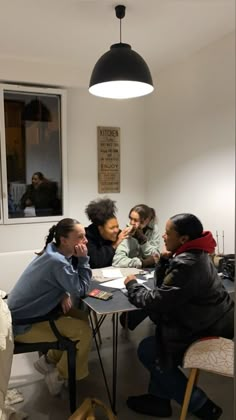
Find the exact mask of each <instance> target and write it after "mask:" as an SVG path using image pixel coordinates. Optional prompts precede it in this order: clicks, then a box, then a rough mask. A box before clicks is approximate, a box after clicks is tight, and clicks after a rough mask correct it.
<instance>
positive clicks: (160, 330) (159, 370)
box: [125, 213, 234, 420]
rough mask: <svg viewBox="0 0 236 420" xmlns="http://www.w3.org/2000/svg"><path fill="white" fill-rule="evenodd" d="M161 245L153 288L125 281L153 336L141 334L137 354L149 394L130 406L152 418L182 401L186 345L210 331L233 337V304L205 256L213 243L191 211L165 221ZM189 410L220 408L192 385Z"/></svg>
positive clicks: (209, 415) (205, 415)
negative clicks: (147, 378)
mask: <svg viewBox="0 0 236 420" xmlns="http://www.w3.org/2000/svg"><path fill="white" fill-rule="evenodd" d="M163 239H164V243H165V248H164V250H163V252H162V254H161V257H160V260H159V262H158V264H157V266H156V270H155V287H154V289H153V290H147V289H146V288H145V287H144V286H143V285H141V284H138V283H137V281H136V278H135V276H128V277H127V278H126V280H125V284H126V288H127V289H128V297H129V300H130V302H131V303H133V304H134V305H135V306H137V307H138V308H143V309H145V310H146V311H147V312H148V315H149V316H150V318H151V319H152V321H153V322H154V323H155V324H156V335H155V336H154V337H147V338H145V339H144V340H143V341H142V342H141V343H140V345H139V349H138V355H139V358H140V360H141V362H142V363H143V364H144V366H145V367H146V368H147V369H148V370H149V372H150V375H151V376H150V383H149V390H148V394H145V395H141V396H133V397H129V398H128V400H127V404H128V406H129V408H131V409H133V410H135V411H137V412H140V413H143V414H148V415H153V416H156V417H170V416H171V413H172V409H171V404H170V401H171V399H174V400H175V401H177V402H178V403H179V404H180V405H182V403H183V399H184V394H185V389H186V384H187V378H186V377H185V375H184V374H183V372H182V371H181V370H180V369H179V366H181V362H182V359H183V356H184V352H185V351H186V350H187V348H188V347H189V345H190V344H192V343H193V342H194V341H196V340H198V339H200V338H203V337H209V336H221V337H225V338H229V339H232V338H233V335H234V303H233V301H232V300H231V298H230V296H229V294H228V293H227V291H226V290H225V288H224V286H223V284H222V280H221V279H220V278H219V277H218V275H217V272H216V269H215V267H214V265H213V262H212V260H211V258H210V256H209V254H212V253H213V252H214V249H215V245H216V242H215V240H214V238H213V236H212V234H211V232H206V231H203V227H202V224H201V222H200V220H199V219H198V218H197V217H196V216H194V215H192V214H185V213H183V214H178V215H175V216H173V217H171V218H170V219H169V220H168V221H167V223H166V232H165V234H164V235H163ZM189 411H190V412H191V413H193V414H194V415H195V416H196V417H198V418H200V419H205V420H216V419H218V418H219V417H220V416H221V414H222V409H221V408H220V407H218V406H217V405H216V404H215V403H214V402H212V401H211V400H210V399H209V398H208V397H207V396H206V394H205V393H204V392H203V391H202V390H201V389H200V388H198V387H195V388H194V390H193V393H192V396H191V399H190V404H189Z"/></svg>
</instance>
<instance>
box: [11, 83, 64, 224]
mask: <svg viewBox="0 0 236 420" xmlns="http://www.w3.org/2000/svg"><path fill="white" fill-rule="evenodd" d="M4 122H5V152H6V176H7V200H8V218H10V219H12V218H14V219H15V218H26V217H46V216H57V215H58V216H59V215H62V214H63V211H62V210H63V206H62V203H63V201H62V199H63V191H62V150H61V149H62V148H61V96H60V95H56V94H41V93H39V94H38V93H31V92H30V93H28V92H21V91H20V92H18V91H10V90H4Z"/></svg>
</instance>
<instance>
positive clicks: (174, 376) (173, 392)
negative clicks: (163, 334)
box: [138, 336, 207, 412]
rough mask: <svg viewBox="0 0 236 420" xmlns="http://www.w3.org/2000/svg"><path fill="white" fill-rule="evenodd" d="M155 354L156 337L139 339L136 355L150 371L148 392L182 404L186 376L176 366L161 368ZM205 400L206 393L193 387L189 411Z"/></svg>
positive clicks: (197, 407)
mask: <svg viewBox="0 0 236 420" xmlns="http://www.w3.org/2000/svg"><path fill="white" fill-rule="evenodd" d="M156 355H157V342H156V337H154V336H153V337H147V338H145V339H144V340H143V341H141V343H140V344H139V347H138V357H139V360H140V361H141V362H142V364H143V365H144V366H145V368H146V369H148V370H149V372H150V382H149V387H148V392H149V394H152V395H155V396H157V397H160V398H165V399H169V400H175V401H177V402H178V403H179V404H180V405H182V404H183V400H184V394H185V390H186V385H187V378H186V376H185V375H184V374H183V372H182V371H181V370H180V369H179V368H178V367H174V368H172V369H166V370H163V369H161V368H160V366H159V364H158V360H157V356H156ZM206 401H207V396H206V394H205V393H204V392H203V391H202V390H201V389H200V388H198V387H194V388H193V392H192V396H191V399H190V403H189V411H190V412H195V411H197V410H198V409H199V408H201V407H202V406H203V404H205V402H206Z"/></svg>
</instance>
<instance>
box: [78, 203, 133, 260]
mask: <svg viewBox="0 0 236 420" xmlns="http://www.w3.org/2000/svg"><path fill="white" fill-rule="evenodd" d="M116 212H117V207H116V205H115V201H113V200H110V198H101V199H98V200H93V201H91V202H90V203H89V204H88V205H87V207H86V209H85V213H86V215H87V216H88V219H89V220H90V221H91V222H92V223H91V224H90V225H89V226H88V227H87V228H86V229H85V230H86V237H87V240H88V244H87V247H88V255H89V257H90V261H89V262H90V267H91V268H101V267H109V266H111V265H112V260H113V257H114V254H115V251H116V248H117V247H118V245H119V244H120V243H121V242H122V241H123V239H126V238H127V237H128V235H129V232H130V230H131V228H130V227H128V228H125V229H123V230H122V231H121V230H120V229H119V224H118V220H117V218H116Z"/></svg>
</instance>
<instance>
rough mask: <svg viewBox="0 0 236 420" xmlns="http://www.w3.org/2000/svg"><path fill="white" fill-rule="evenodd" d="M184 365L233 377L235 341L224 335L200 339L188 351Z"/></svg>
mask: <svg viewBox="0 0 236 420" xmlns="http://www.w3.org/2000/svg"><path fill="white" fill-rule="evenodd" d="M183 367H184V368H196V369H202V370H206V371H208V372H212V373H218V374H219V375H223V376H230V377H233V376H234V342H233V341H232V340H228V339H227V338H222V337H218V338H209V339H202V340H199V341H197V342H195V343H193V344H192V345H191V346H190V347H189V348H188V350H187V351H186V353H185V356H184V361H183Z"/></svg>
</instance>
